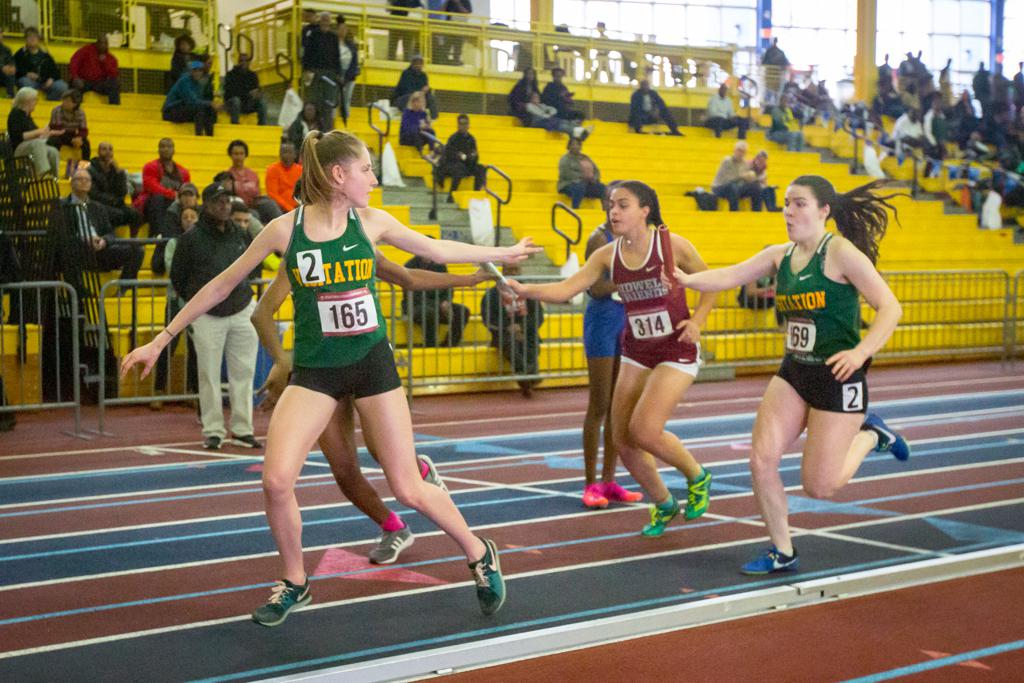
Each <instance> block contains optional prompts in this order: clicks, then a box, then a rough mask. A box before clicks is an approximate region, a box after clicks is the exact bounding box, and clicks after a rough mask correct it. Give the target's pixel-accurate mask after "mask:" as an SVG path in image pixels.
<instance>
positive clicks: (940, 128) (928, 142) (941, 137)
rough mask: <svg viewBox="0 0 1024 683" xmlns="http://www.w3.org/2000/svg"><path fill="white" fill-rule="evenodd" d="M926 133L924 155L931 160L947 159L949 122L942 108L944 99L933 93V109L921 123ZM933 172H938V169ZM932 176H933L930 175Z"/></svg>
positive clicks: (929, 110)
mask: <svg viewBox="0 0 1024 683" xmlns="http://www.w3.org/2000/svg"><path fill="white" fill-rule="evenodd" d="M921 128H922V129H923V131H924V139H925V148H924V153H925V154H926V155H927V156H928V157H929V158H931V159H937V160H939V161H942V160H943V159H945V158H946V142H947V141H948V140H949V122H948V121H946V114H945V112H944V111H943V108H942V98H941V96H940V95H939V94H938V93H932V103H931V107H930V108H929V109H928V111H927V113H925V115H924V120H923V121H922V123H921ZM933 170H938V167H936V169H933ZM929 175H931V174H929Z"/></svg>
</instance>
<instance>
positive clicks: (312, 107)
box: [285, 102, 320, 149]
mask: <svg viewBox="0 0 1024 683" xmlns="http://www.w3.org/2000/svg"><path fill="white" fill-rule="evenodd" d="M319 129H320V115H319V112H317V109H316V103H314V102H306V103H305V104H303V105H302V113H300V114H299V115H298V116H296V117H295V120H294V121H292V125H290V126H288V133H287V134H286V135H285V137H286V138H288V142H290V143H292V144H293V145H294V146H295V149H302V141H303V140H305V139H306V135H307V134H308V133H309V131H311V130H319Z"/></svg>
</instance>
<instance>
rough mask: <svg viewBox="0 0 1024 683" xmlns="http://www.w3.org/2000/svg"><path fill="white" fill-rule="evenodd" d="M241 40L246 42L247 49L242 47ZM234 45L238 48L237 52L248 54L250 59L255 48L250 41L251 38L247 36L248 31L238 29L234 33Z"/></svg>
mask: <svg viewBox="0 0 1024 683" xmlns="http://www.w3.org/2000/svg"><path fill="white" fill-rule="evenodd" d="M243 42H245V43H248V45H249V49H248V50H243V49H242V43H243ZM235 47H236V48H238V54H240V55H241V54H246V55H249V59H250V60H251V59H252V56H253V51H254V50H255V49H256V46H255V44H254V43H253V42H252V38H250V37H249V34H248V33H245V32H243V31H238V33H236V34H235Z"/></svg>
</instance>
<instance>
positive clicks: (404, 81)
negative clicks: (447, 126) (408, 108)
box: [391, 55, 438, 119]
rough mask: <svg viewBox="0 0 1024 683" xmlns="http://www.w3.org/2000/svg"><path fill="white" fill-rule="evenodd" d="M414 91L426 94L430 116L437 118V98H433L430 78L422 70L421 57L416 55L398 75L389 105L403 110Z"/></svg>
mask: <svg viewBox="0 0 1024 683" xmlns="http://www.w3.org/2000/svg"><path fill="white" fill-rule="evenodd" d="M414 92H422V93H423V94H424V95H425V96H426V98H427V109H429V110H430V118H432V119H437V114H438V112H437V100H435V99H434V91H433V90H431V89H430V79H429V78H428V77H427V74H426V73H424V72H423V57H420V56H418V55H417V56H416V57H413V58H412V60H410V61H409V66H408V68H406V69H405V71H403V72H402V75H401V76H399V77H398V85H396V86H395V90H394V92H393V93H391V106H393V107H398V108H399V109H402V110H404V109H405V105H407V104H408V103H409V98H410V97H412V94H413V93H414Z"/></svg>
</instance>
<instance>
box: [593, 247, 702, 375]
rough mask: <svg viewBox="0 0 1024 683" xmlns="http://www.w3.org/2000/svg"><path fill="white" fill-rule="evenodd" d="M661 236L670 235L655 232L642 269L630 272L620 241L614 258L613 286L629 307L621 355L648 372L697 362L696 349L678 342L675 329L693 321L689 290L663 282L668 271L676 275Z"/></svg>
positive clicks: (692, 345)
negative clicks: (688, 321) (666, 256)
mask: <svg viewBox="0 0 1024 683" xmlns="http://www.w3.org/2000/svg"><path fill="white" fill-rule="evenodd" d="M662 232H664V233H665V234H666V235H667V234H668V230H667V229H665V230H660V229H658V230H654V231H653V233H654V234H652V235H651V240H650V245H649V246H648V250H647V258H646V259H645V260H644V262H643V265H641V266H640V267H639V268H635V269H634V268H630V267H629V266H627V265H626V262H625V261H624V260H623V258H622V239H623V238H621V237H620V238H618V239H617V240H616V241H615V254H614V256H613V257H612V268H611V271H612V272H611V276H612V282H614V283H615V286H616V287H617V289H618V292H619V296H620V297H622V302H623V303H624V304H625V307H626V319H627V325H626V329H625V331H624V335H623V342H622V355H623V356H624V357H625V358H628V359H630V360H632V361H634V362H636V363H638V364H640V365H642V366H644V367H647V368H654V367H655V366H656V365H658V364H659V363H695V362H696V361H697V345H696V344H690V343H687V342H681V341H679V340H678V337H679V332H678V331H677V330H676V325H678V324H679V323H680V322H681V321H683V320H688V319H689V318H690V308H689V306H687V304H686V288H685V287H682V286H679V285H677V286H674V287H672V288H671V289H669V288H667V287H666V286H665V284H664V283H663V282H662V281H661V275H662V272H666V273H668V272H670V271H669V268H672V269H673V270H672V271H671V272H674V267H675V266H674V262H673V259H672V255H671V253H669V254H668V258H667V259H666V258H665V256H664V254H665V248H664V247H663V239H662V237H661V233H662ZM664 242H668V240H667V239H665V240H664ZM669 248H671V246H670V247H669ZM666 262H667V263H666ZM671 281H673V282H674V280H671Z"/></svg>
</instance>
